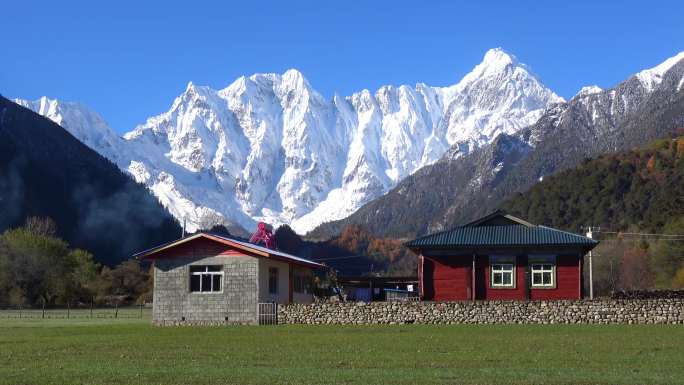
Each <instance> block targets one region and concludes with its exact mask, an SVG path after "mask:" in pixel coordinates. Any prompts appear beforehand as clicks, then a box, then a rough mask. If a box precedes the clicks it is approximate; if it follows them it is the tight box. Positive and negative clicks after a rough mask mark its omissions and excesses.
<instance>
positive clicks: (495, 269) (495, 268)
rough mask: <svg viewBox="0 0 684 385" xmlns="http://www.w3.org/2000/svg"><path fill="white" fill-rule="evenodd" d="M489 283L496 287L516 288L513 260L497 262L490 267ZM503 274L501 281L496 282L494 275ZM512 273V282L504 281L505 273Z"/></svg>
mask: <svg viewBox="0 0 684 385" xmlns="http://www.w3.org/2000/svg"><path fill="white" fill-rule="evenodd" d="M489 271H490V276H489V285H490V286H491V287H495V288H514V287H515V263H513V262H495V263H492V264H491V265H490V268H489ZM495 274H501V283H495V282H494V275H495ZM505 274H510V275H511V282H510V283H504V275H505Z"/></svg>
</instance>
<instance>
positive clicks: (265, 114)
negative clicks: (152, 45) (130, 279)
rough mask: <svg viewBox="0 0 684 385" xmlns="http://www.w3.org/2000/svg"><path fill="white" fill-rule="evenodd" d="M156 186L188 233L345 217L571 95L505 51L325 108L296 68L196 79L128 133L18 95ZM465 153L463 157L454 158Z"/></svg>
mask: <svg viewBox="0 0 684 385" xmlns="http://www.w3.org/2000/svg"><path fill="white" fill-rule="evenodd" d="M18 102H19V103H21V104H23V105H25V106H27V107H29V108H31V109H33V110H34V111H36V112H38V113H40V114H42V115H45V116H46V117H49V118H50V119H52V120H54V121H55V122H57V123H59V124H60V125H62V126H63V127H65V128H66V129H67V130H68V131H69V132H71V133H72V134H73V135H74V136H76V137H77V138H79V139H81V140H82V141H83V142H84V143H85V144H87V145H88V146H90V147H91V148H93V149H95V150H96V151H98V152H100V153H101V154H102V155H104V156H106V157H107V158H109V159H111V160H112V161H113V162H115V163H116V164H118V165H119V167H120V168H122V169H124V170H126V171H128V172H129V173H131V174H132V175H133V176H134V178H135V179H136V180H137V181H138V182H140V183H144V184H146V185H147V186H148V187H149V188H150V189H151V191H152V192H153V193H154V194H155V195H156V196H157V197H158V198H159V199H160V201H161V202H162V203H163V204H164V205H165V206H166V207H167V208H168V209H169V211H170V212H171V213H172V214H173V215H174V216H175V217H176V218H178V219H179V220H181V221H182V220H187V224H188V228H189V229H190V230H194V229H196V228H199V227H209V226H211V225H213V224H215V223H217V222H231V223H235V224H239V225H242V226H243V227H245V228H252V227H253V225H254V221H256V220H264V221H266V222H269V223H272V224H279V223H289V224H290V225H291V226H292V227H293V228H294V229H295V230H296V231H298V232H300V233H302V232H306V231H308V230H311V229H312V228H314V227H315V226H317V225H319V224H321V223H323V222H327V221H331V220H336V219H340V218H344V217H346V216H348V215H350V214H351V213H353V212H354V211H355V210H357V209H358V208H359V207H361V206H362V205H363V204H365V203H367V202H369V201H371V200H372V199H374V198H377V197H379V196H381V195H383V194H384V193H386V192H387V191H389V190H390V189H391V188H393V187H394V186H396V185H397V183H399V182H400V181H402V180H403V179H404V178H406V177H407V176H408V175H410V174H412V173H413V172H415V171H416V170H418V169H420V168H421V167H424V166H426V165H430V164H432V163H434V162H435V161H437V160H438V159H439V158H440V157H442V155H443V154H444V153H445V152H446V151H447V150H448V149H450V148H452V152H453V157H456V158H458V157H459V156H463V155H465V154H468V153H470V152H471V151H473V149H476V148H479V147H481V146H483V145H485V144H488V143H490V142H492V141H493V140H494V139H495V138H496V137H497V136H498V135H499V134H502V133H505V134H513V133H516V132H518V131H519V130H521V129H522V128H524V127H527V126H529V125H531V124H533V123H535V122H536V121H537V119H539V117H540V116H541V115H542V114H543V112H544V111H545V110H546V109H547V107H549V106H550V105H552V104H555V103H560V102H563V99H562V98H560V97H558V96H557V95H556V94H554V93H553V92H552V91H551V90H549V89H548V88H546V87H544V85H543V84H542V83H541V82H540V80H539V79H538V78H537V77H536V76H535V75H534V74H533V73H532V72H531V71H530V70H529V68H528V67H527V66H525V65H524V64H521V63H519V62H518V61H517V59H516V58H515V57H514V56H512V55H510V54H508V53H506V52H505V51H503V50H502V49H498V48H497V49H492V50H489V51H488V52H487V53H486V54H485V56H484V59H483V61H482V62H481V63H480V64H478V65H477V66H476V67H475V68H474V69H473V71H472V72H471V73H469V74H468V75H466V76H465V77H464V78H463V79H462V80H461V81H460V82H458V83H457V84H455V85H453V86H449V87H430V86H427V85H425V84H417V85H416V86H415V87H411V86H406V85H402V86H398V87H395V86H384V87H381V88H380V89H378V90H377V91H376V92H375V93H371V92H370V91H369V90H362V91H360V92H357V93H355V94H353V95H351V96H348V97H342V96H339V95H335V96H334V97H333V98H332V99H331V100H326V99H325V98H324V97H323V96H322V95H321V94H319V93H318V92H317V91H316V90H315V89H313V88H312V87H311V85H310V84H309V82H308V81H307V80H306V79H305V78H304V77H303V75H302V74H301V73H299V72H298V71H296V70H289V71H287V72H285V73H284V74H282V75H280V74H255V75H252V76H249V77H241V78H239V79H237V80H236V81H235V82H233V83H232V84H231V85H229V86H228V87H227V88H225V89H222V90H214V89H211V88H209V87H203V86H197V85H194V84H192V83H190V84H188V87H187V89H186V90H185V92H184V93H183V94H181V95H180V96H179V97H177V98H176V100H175V101H174V102H173V105H172V106H171V109H170V110H169V111H168V112H165V113H163V114H161V115H158V116H154V117H151V118H149V119H148V120H147V121H146V122H145V123H144V124H141V125H139V126H138V127H136V128H135V129H134V130H132V131H131V132H129V133H127V134H125V135H124V136H123V138H119V137H117V135H116V134H114V131H113V130H112V129H111V128H109V127H108V126H107V125H106V123H104V120H103V119H102V118H101V117H99V116H98V115H97V114H95V113H94V112H92V111H90V110H89V109H87V108H85V107H83V106H82V105H79V104H75V103H64V102H58V101H54V100H49V99H47V98H42V99H40V100H39V101H36V102H26V101H18ZM453 149H456V150H453Z"/></svg>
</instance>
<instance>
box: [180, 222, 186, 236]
mask: <svg viewBox="0 0 684 385" xmlns="http://www.w3.org/2000/svg"><path fill="white" fill-rule="evenodd" d="M182 238H185V218H183V233H182V234H181V239H182Z"/></svg>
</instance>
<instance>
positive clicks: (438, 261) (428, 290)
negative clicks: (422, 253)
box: [423, 256, 472, 301]
mask: <svg viewBox="0 0 684 385" xmlns="http://www.w3.org/2000/svg"><path fill="white" fill-rule="evenodd" d="M471 261H472V257H470V256H453V257H452V256H445V257H425V259H424V262H423V274H424V275H423V277H424V279H423V285H424V286H423V290H424V298H425V299H426V300H432V301H460V300H466V299H470V291H471V289H470V283H471V278H470V277H471V263H472V262H471Z"/></svg>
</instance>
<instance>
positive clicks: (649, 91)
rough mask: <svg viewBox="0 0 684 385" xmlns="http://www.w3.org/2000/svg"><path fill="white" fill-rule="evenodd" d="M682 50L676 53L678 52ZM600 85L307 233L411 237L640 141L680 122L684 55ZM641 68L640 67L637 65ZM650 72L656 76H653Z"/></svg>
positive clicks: (683, 115)
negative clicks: (353, 228)
mask: <svg viewBox="0 0 684 385" xmlns="http://www.w3.org/2000/svg"><path fill="white" fill-rule="evenodd" d="M680 56H682V54H679V55H677V56H675V57H674V58H679V57H680ZM654 68H655V69H656V70H654V71H648V72H646V73H648V74H649V76H651V77H646V78H644V77H643V76H637V74H635V75H633V76H630V77H629V78H628V79H626V80H625V81H623V82H622V83H620V84H619V85H617V86H616V87H613V88H611V89H607V90H602V91H598V90H593V91H595V92H590V93H585V94H578V95H577V96H575V97H573V98H572V99H571V100H570V101H568V102H566V103H561V104H555V105H553V106H551V107H549V108H548V109H547V110H546V111H545V112H544V114H543V116H541V117H540V118H539V120H538V121H537V122H536V123H534V124H532V125H530V126H529V127H527V128H525V129H523V130H520V131H519V132H517V133H515V134H514V135H505V134H502V135H500V136H499V137H498V138H497V139H496V140H494V141H493V142H492V143H491V144H489V145H487V146H482V147H481V148H478V149H476V150H475V151H473V152H472V153H471V154H468V155H467V156H464V157H461V158H457V157H454V156H453V153H454V152H455V153H458V149H453V148H452V150H450V151H448V152H447V153H446V154H445V155H444V156H443V157H442V159H440V161H438V162H436V163H435V164H433V165H430V166H426V167H424V168H423V169H421V170H419V171H418V172H416V173H415V174H413V175H411V176H409V177H408V178H406V179H405V180H404V181H402V182H401V183H399V184H398V185H397V187H395V188H394V189H393V190H391V191H390V192H388V193H387V194H385V195H383V196H382V197H380V198H378V199H376V200H374V201H372V202H370V203H368V204H367V205H365V206H363V207H361V208H360V209H359V210H358V211H357V212H355V213H354V214H352V215H351V216H350V217H348V218H346V219H344V220H341V221H336V222H332V223H327V224H324V225H321V226H319V227H318V228H317V229H316V230H314V231H313V232H312V233H310V234H309V237H311V238H313V239H327V238H329V237H331V236H332V235H334V234H337V233H339V231H340V230H341V229H342V228H343V227H345V226H347V225H360V226H364V227H365V228H366V229H367V230H368V231H371V232H372V233H373V234H376V235H377V236H394V237H403V236H416V235H420V234H424V233H426V232H431V231H438V230H441V229H444V228H446V227H450V226H453V225H455V224H458V223H460V222H464V221H468V220H470V219H473V218H475V217H477V216H478V215H482V214H484V213H486V212H487V211H490V210H493V209H495V208H496V207H497V205H498V204H499V203H500V202H502V201H503V200H504V199H506V198H507V197H509V196H511V195H512V194H514V193H517V192H520V191H524V190H526V189H527V188H529V187H531V186H532V185H533V184H534V183H536V182H537V181H539V180H541V179H543V178H544V177H545V176H547V175H551V174H554V173H556V172H558V171H562V170H564V169H567V168H569V167H572V166H574V165H576V164H579V162H581V161H582V160H583V159H584V158H586V157H593V156H598V155H600V154H603V153H608V152H615V151H619V150H625V149H630V148H633V147H638V146H641V145H645V144H647V143H649V142H650V141H653V140H655V139H658V138H661V137H664V136H667V135H668V134H671V133H673V132H674V131H676V130H677V129H678V128H679V127H682V126H684V93H682V92H681V89H680V88H679V86H678V84H680V83H681V82H682V81H684V80H682V79H684V60H679V59H678V60H676V61H674V60H672V58H671V59H668V60H666V61H665V62H664V64H661V65H659V66H657V67H654ZM640 73H641V74H643V73H644V71H642V72H640ZM652 77H657V78H658V80H657V81H653V79H652Z"/></svg>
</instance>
